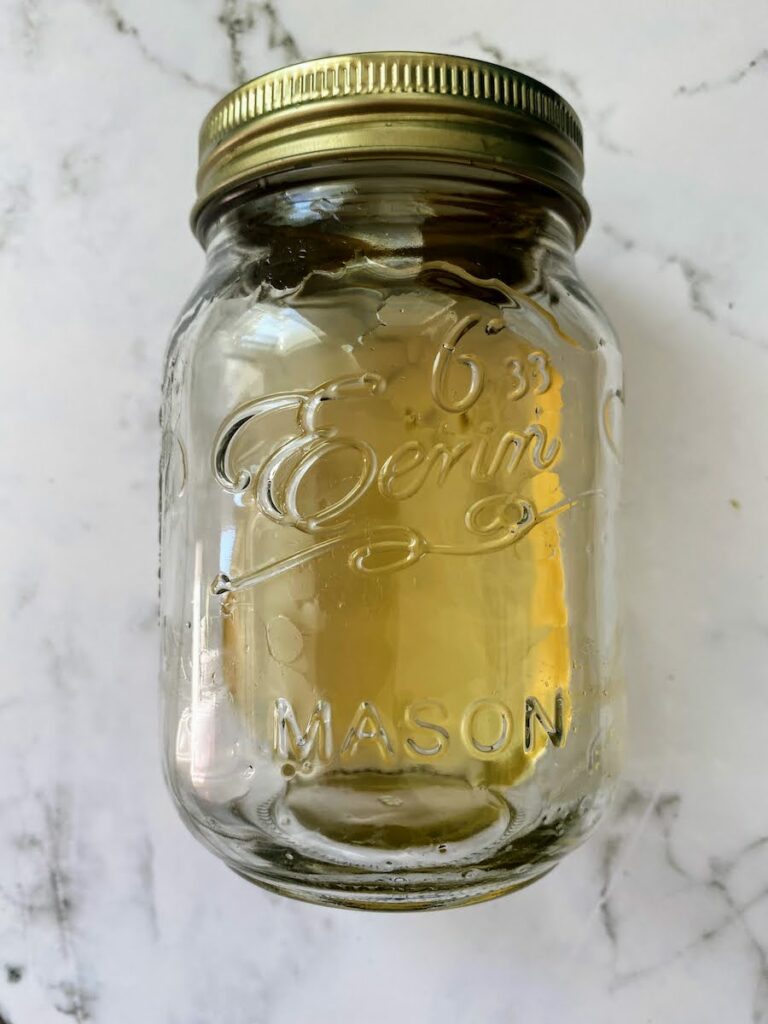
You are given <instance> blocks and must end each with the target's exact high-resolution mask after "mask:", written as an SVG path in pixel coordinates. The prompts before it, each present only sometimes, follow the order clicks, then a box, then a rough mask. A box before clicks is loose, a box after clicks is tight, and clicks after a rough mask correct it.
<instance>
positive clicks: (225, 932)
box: [0, 0, 768, 1024]
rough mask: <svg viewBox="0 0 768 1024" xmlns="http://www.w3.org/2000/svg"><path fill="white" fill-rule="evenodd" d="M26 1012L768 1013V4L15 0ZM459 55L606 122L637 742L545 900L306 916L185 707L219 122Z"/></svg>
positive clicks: (326, 1017)
mask: <svg viewBox="0 0 768 1024" xmlns="http://www.w3.org/2000/svg"><path fill="white" fill-rule="evenodd" d="M2 15H3V20H2V31H1V32H0V84H1V86H2V97H3V99H2V114H1V115H0V311H1V313H2V334H3V360H2V365H3V373H2V374H1V375H0V421H1V422H2V438H3V444H2V449H1V450H0V460H1V462H2V482H1V484H0V487H1V494H0V523H1V525H2V541H3V544H2V548H1V549H0V564H1V565H2V579H3V581H4V593H5V595H6V601H5V609H4V616H3V622H2V637H3V639H2V653H3V662H2V665H3V679H2V693H1V694H0V778H2V789H1V790H0V808H1V810H2V829H0V1020H1V1021H2V1022H4V1024H56V1022H58V1021H62V1020H64V1019H66V1018H67V1017H69V1018H70V1019H72V1020H74V1021H76V1022H78V1024H82V1022H88V1021H90V1022H94V1024H136V1022H142V1024H225V1022H226V1024H288V1022H289V1021H290V1022H297V1021H298V1022H300V1024H305V1022H307V1024H309V1022H312V1024H338V1022H345V1021H352V1020H358V1019H364V1020H365V1021H366V1024H383V1022H385V1021H387V1022H390V1021H393V1020H399V1019H408V1020H416V1021H419V1022H421V1024H437V1022H438V1021H439V1022H440V1024H474V1022H476V1021H487V1022H492V1024H496V1022H499V1024H517V1022H521V1021H524V1020H537V1021H541V1022H544V1024H555V1022H556V1024H562V1022H565V1024H614V1022H617V1021H621V1022H622V1024H649V1022H652V1024H678V1022H679V1024H715V1022H717V1024H721V1022H728V1024H742V1022H743V1024H747V1022H759V1021H768V783H767V782H766V769H765V749H766V748H765V743H766V724H767V717H766V716H767V714H768V686H767V684H768V678H767V675H768V673H767V666H768V597H767V593H766V592H767V587H768V585H767V583H766V569H767V567H768V545H766V542H765V525H766V506H767V505H768V501H767V499H768V458H767V457H766V451H767V450H768V444H767V442H768V429H767V426H766V408H767V407H768V402H767V400H768V393H767V392H768V314H767V313H766V301H767V296H766V268H767V267H768V227H766V225H768V188H767V187H766V158H767V157H768V142H767V141H766V134H765V127H764V126H765V111H766V103H767V102H768V49H766V47H768V8H766V6H765V4H764V3H763V2H761V0H729V2H725V0H720V2H715V0H677V2H675V3H669V2H668V0H667V2H662V0H644V2H642V3H641V2H638V0H632V2H631V3H630V2H627V3H620V4H618V3H616V4H610V3H608V2H602V3H601V2H599V0H585V2H582V3H580V4H574V3H572V2H570V0H549V2H548V3H542V4H539V5H536V4H527V5H525V7H521V6H520V5H514V4H508V3H504V2H503V0H475V2H474V3H472V4H471V5H466V4H458V3H455V2H453V0H451V2H448V0H442V2H438V0H431V2H430V0H388V2H387V3H386V4H385V3H383V2H379V0H370V2H368V3H361V2H360V0H357V2H354V3H353V2H352V0H325V2H324V3H323V4H322V6H321V7H314V6H313V5H310V3H309V2H308V0H273V3H269V2H247V0H186V2H185V0H162V2H157V0H156V2H154V3H152V2H150V0H3V3H2ZM387 47H390V48H413V49H418V48H425V49H438V50H448V51H463V52H466V53H468V54H470V55H481V54H490V55H491V56H492V57H494V58H497V59H501V60H503V61H505V62H509V63H511V64H512V65H514V66H516V67H519V68H521V69H522V70H525V71H529V72H531V73H532V74H534V75H537V76H540V77H542V78H543V79H545V80H546V81H548V82H549V83H550V84H552V85H553V86H554V87H556V88H558V89H560V90H561V91H562V92H563V93H564V94H565V95H566V96H567V97H568V98H569V99H571V100H572V101H573V103H574V104H575V106H576V107H577V108H578V110H579V111H580V113H581V114H582V116H583V118H584V122H585V127H586V133H587V160H588V180H587V189H588V195H589V198H590V199H591V201H592V204H593V208H594V223H593V227H592V229H591V232H590V234H589V236H588V239H587V241H586V243H585V245H584V247H583V252H582V254H581V266H582V269H583V272H584V274H585V276H586V277H587V278H588V280H589V282H590V283H591V285H592V286H593V288H594V290H595V291H596V292H597V294H598V295H599V296H600V298H601V299H602V301H603V303H604V305H605V306H606V307H607V309H608V311H609V313H610V315H611V316H612V318H613V320H614V322H615V324H616V326H617V328H618V330H619V333H620V335H621V337H622V339H623V343H624V348H625V354H626V374H627V387H626V391H627V395H628V410H627V417H626V485H625V497H624V509H623V513H624V514H623V524H622V529H623V534H624V540H625V551H626V555H625V588H626V594H627V617H626V621H627V630H626V652H627V659H626V660H627V682H628V688H629V709H630V723H631V728H630V749H629V752H628V766H627V772H626V781H625V784H624V788H623V792H622V797H621V799H620V800H619V802H618V806H617V809H616V812H615V814H614V816H613V818H612V820H611V821H610V822H609V823H607V824H606V826H605V827H604V828H603V829H602V831H601V832H600V833H599V834H598V835H597V836H596V837H595V838H594V839H593V840H592V841H591V842H590V843H589V844H588V845H587V846H586V847H585V848H583V849H582V850H580V851H579V852H578V853H576V854H574V855H573V856H572V857H571V858H570V859H569V860H568V861H567V862H566V863H564V864H563V865H562V867H560V868H559V869H558V870H557V871H555V872H554V873H553V874H552V875H550V876H549V877H548V878H546V879H545V880H544V881H542V882H540V883H538V884H537V885H535V886H533V887H532V888H530V889H528V890H526V891H525V892H523V893H521V894H518V895H517V896H513V897H510V898H508V899H505V900H501V901H497V902H495V903H491V904H486V905H483V906H479V907H474V908H470V909H465V910H458V911H452V912H450V913H442V914H423V915H407V916H400V917H391V916H376V915H371V914H359V913H357V914H356V913H352V912H342V911H330V910H323V909H317V908H313V907H305V906H301V905H298V904H295V903H292V902H290V901H287V900H280V899H278V898H276V897H272V896H269V895H266V894H264V893H262V892H261V891H259V890H258V889H255V888H250V887H248V886H247V885H246V884H245V883H244V882H243V881H241V880H240V879H238V878H237V877H235V876H234V875H233V874H230V873H229V872H228V871H227V869H225V868H224V867H223V866H221V865H220V864H219V863H218V862H217V861H216V860H215V859H214V858H213V857H212V856H210V855H209V854H208V853H206V852H205V851H204V850H203V849H202V848H201V847H200V846H198V845H197V844H196V843H195V842H194V841H193V840H192V839H191V838H190V837H189V836H188V835H187V833H186V832H185V830H184V829H183V827H182V825H181V824H180V823H179V822H178V821H177V820H176V817H175V815H174V812H173V810H172V808H171V804H170V801H169V799H168V798H167V797H166V795H165V792H164V790H163V786H162V782H161V777H160V770H159V766H158V765H159V757H158V752H157V749H156V748H157V741H156V727H155V704H156V700H155V690H156V682H155V680H156V667H157V635H156V627H155V615H156V608H155V573H156V561H157V558H156V526H155V511H156V462H157V448H158V435H157V426H156V422H157V407H158V397H159V377H160V370H161V361H162V354H163V347H164V344H165V335H166V332H167V330H168V328H169V325H170V324H171V322H172V320H173V318H174V316H175V314H176V311H177V309H178V308H179V306H180V304H181V302H182V300H183V298H184V296H185V293H186V292H187V291H188V289H189V288H190V286H191V284H192V282H193V281H194V279H195V277H196V275H197V274H198V272H199V269H200V266H201V253H200V251H199V250H198V249H197V246H196V243H195V242H194V240H193V238H192V236H191V235H190V234H189V232H188V229H187V213H188V208H189V205H190V202H191V200H192V182H193V174H194V160H195V136H196V131H197V127H198V124H199V121H200V119H201V117H202V115H203V114H204V113H205V111H206V109H207V107H208V106H209V105H210V104H211V103H212V101H213V100H214V99H215V98H216V97H217V96H218V95H219V94H220V93H222V92H223V91H225V90H226V89H228V88H229V87H231V86H232V85H233V84H234V83H235V82H236V81H237V79H239V78H240V77H241V76H242V75H245V74H247V75H249V76H250V75H251V74H256V73H258V72H261V71H264V70H267V69H268V68H271V67H273V66H276V65H279V64H281V63H284V62H286V61H290V60H292V59H296V58H299V57H304V56H314V55H318V54H322V53H327V52H341V51H345V50H359V49H369V48H371V49H375V48H387Z"/></svg>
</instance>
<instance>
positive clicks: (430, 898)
mask: <svg viewBox="0 0 768 1024" xmlns="http://www.w3.org/2000/svg"><path fill="white" fill-rule="evenodd" d="M227 867H229V868H230V869H231V870H232V871H234V873H235V874H236V875H239V876H240V878H244V879H245V880H246V881H247V882H251V883H252V884H253V885H257V886H258V887H259V888H260V889H266V890H267V892H272V893H275V895H277V896H287V897H288V898H289V899H293V900H298V901H299V902H301V903H312V904H315V905H317V906H323V907H334V908H336V909H339V910H371V911H383V912H395V911H400V912H408V911H411V912H413V911H419V910H450V909H453V908H458V907H467V906H472V905H473V904H475V903H485V902H487V901H488V900H493V899H498V898H499V897H501V896H509V895H511V894H512V893H515V892H519V891H520V890H521V889H526V888H527V887H528V886H529V885H532V884H533V883H534V882H538V881H539V879H541V878H544V877H545V876H546V875H548V874H549V873H550V871H553V870H554V869H555V867H557V864H548V865H546V867H544V868H543V870H541V871H540V872H538V873H537V874H533V875H531V876H530V877H528V878H525V879H522V880H520V881H516V882H510V881H508V880H507V881H506V882H501V881H499V880H494V881H483V880H478V882H477V883H474V884H473V883H470V884H465V885H461V886H457V887H455V888H451V889H443V888H437V887H435V888H432V889H430V888H428V887H425V888H424V889H423V890H414V889H404V891H402V892H395V891H393V890H389V889H387V890H377V891H374V890H363V889H362V888H360V889H352V888H351V887H350V888H345V889H337V888H325V887H323V888H321V887H319V886H313V885H308V884H304V883H302V882H298V881H294V880H291V881H287V880H285V879H273V878H266V877H264V876H263V875H256V874H255V873H254V874H251V873H250V872H248V871H244V870H243V869H242V868H241V867H239V866H235V865H234V864H232V863H229V862H227Z"/></svg>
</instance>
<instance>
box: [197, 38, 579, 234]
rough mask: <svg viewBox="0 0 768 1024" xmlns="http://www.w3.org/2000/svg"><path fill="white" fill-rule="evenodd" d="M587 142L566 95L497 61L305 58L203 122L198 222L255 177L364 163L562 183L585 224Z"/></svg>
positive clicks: (226, 101) (410, 56) (409, 55)
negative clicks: (338, 162) (402, 161)
mask: <svg viewBox="0 0 768 1024" xmlns="http://www.w3.org/2000/svg"><path fill="white" fill-rule="evenodd" d="M582 138H583V136H582V128H581V122H580V120H579V118H578V115H577V114H576V112H575V111H574V110H573V108H572V107H571V105H570V104H569V103H568V102H567V101H566V100H564V99H563V98H562V96H560V95H559V93H557V92H555V90H553V89H551V88H550V87H549V86H547V85H545V84H543V83H542V82H539V81H537V80H536V79H534V78H531V77H529V76H528V75H525V74H523V73H522V72H520V71H516V70H514V69H512V68H507V67H503V66H502V65H500V64H494V63H491V62H490V61H486V60H478V59H475V58H470V57H461V56H454V55H449V54H439V53H427V52H416V51H414V52H411V51H381V52H365V53H352V54H343V55H339V56H332V57H322V58H319V59H315V60H307V61H302V62H300V63H298V64H292V65H288V66H286V67H282V68H278V69H277V70H275V71H270V72H267V73H266V74H263V75H260V76H259V77H258V78H254V79H252V80H250V81H248V82H245V83H243V84H242V85H240V86H238V87H237V88H236V89H233V90H232V91H231V92H229V93H228V94H227V95H226V96H224V97H222V99H221V100H219V101H218V103H216V104H215V106H214V107H213V108H212V109H211V110H210V112H209V113H208V114H207V116H206V117H205V119H204V121H203V124H202V127H201V130H200V139H199V168H198V176H197V202H196V204H195V208H194V210H193V217H192V219H193V225H194V223H195V222H196V221H197V219H198V217H199V215H200V212H201V210H202V209H203V207H204V206H207V205H208V204H209V203H210V202H211V201H213V200H214V199H216V198H217V197H221V196H223V195H226V194H227V192H228V191H230V190H231V188H232V187H233V186H235V185H236V186H238V187H240V186H241V185H242V183H243V181H244V180H247V179H248V178H249V177H250V178H251V179H259V178H263V177H265V176H266V175H268V174H271V173H274V172H275V171H279V170H280V169H284V168H286V167H287V166H288V167H289V166H291V165H294V166H301V165H305V166H306V165H307V164H311V163H312V162H322V161H327V160H328V159H332V158H334V157H335V158H342V159H343V158H345V157H349V156H365V155H367V154H370V155H379V156H401V157H403V158H406V159H407V158H408V157H416V158H422V157H427V156H429V155H432V156H433V157H434V156H438V157H439V156H445V157H447V158H448V159H452V160H463V161H466V163H467V164H471V165H476V166H486V167H492V168H494V169H496V170H502V171H503V170H508V171H509V172H510V173H512V174H520V173H523V174H525V175H527V176H529V177H531V178H533V179H534V180H535V179H537V177H538V178H539V179H541V180H546V182H547V183H548V184H550V185H552V184H554V186H555V187H557V186H558V183H561V184H562V188H563V191H564V192H566V193H567V194H568V196H569V198H574V197H575V198H576V199H577V201H579V200H580V204H579V205H581V206H582V208H583V212H584V214H585V217H588V209H587V207H586V202H585V200H584V199H583V195H582V192H581V183H582V179H583V173H584V163H583V148H582V145H583V143H582Z"/></svg>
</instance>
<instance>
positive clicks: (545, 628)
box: [161, 52, 622, 909]
mask: <svg viewBox="0 0 768 1024" xmlns="http://www.w3.org/2000/svg"><path fill="white" fill-rule="evenodd" d="M582 173H583V163H582V137H581V128H580V124H579V121H578V118H577V116H576V114H575V113H574V112H573V110H572V109H571V107H570V106H569V105H568V104H567V103H566V102H565V101H564V100H563V99H562V98H561V97H560V96H558V95H557V94H556V93H555V92H553V91H552V90H551V89H549V88H548V87H547V86H545V85H542V84H541V83H539V82H537V81H534V80H533V79H531V78H528V77H526V76H525V75H522V74H520V73H518V72H517V71H514V70H510V69H507V68H503V67H499V66H497V65H494V64H489V63H486V62H483V61H477V60H469V59H466V58H463V57H450V56H442V55H436V54H428V53H407V52H402V53H389V52H388V53H367V54H355V55H350V56H343V57H332V58H327V59H322V60H315V61H309V62H306V63H303V64H298V65H294V66H292V67H288V68H284V69H282V70H279V71H276V72H272V73H270V74H267V75H264V76H262V77H261V78H257V79H255V80H254V81H251V82H248V83H246V84H245V85H243V86H241V87H240V88H238V89H236V90H235V91H234V92H232V93H230V94H229V95H228V96H226V97H225V98H224V99H222V100H221V102H220V103H218V104H217V105H216V106H215V107H214V108H213V110H212V111H211V113H210V114H209V115H208V117H207V118H206V120H205V122H204V124H203V128H202V133H201V142H200V171H199V176H198V200H197V204H196V206H195V208H194V212H193V226H194V230H195V232H196V234H197V237H198V239H199V240H200V242H201V244H202V246H203V248H204V250H205V253H206V264H205V271H204V273H203V276H202V279H201V281H200V283H199V284H198V285H197V288H196V289H195V291H194V292H193V294H192V297H191V298H190V300H189V302H188V303H187V305H186V307H185V309H184V311H183V312H182V314H181V316H180V318H179V320H178V322H177V324H176V327H175V330H174V332H173V336H172V338H171V342H170V346H169V349H168V355H167V365H166V371H165V384H164V401H163V410H162V429H163V455H162V467H161V520H162V522H161V543H162V568H161V592H162V593H161V600H162V625H163V661H162V671H163V696H164V716H163V720H164V741H165V770H166V775H167V779H168V782H169V784H170V789H171V792H172V793H173V796H174V798H175V801H176V804H177V805H178V808H179V811H180V813H181V815H182V817H183V819H184V821H185V822H186V824H187V825H188V826H189V828H190V829H191V830H192V831H193V833H195V835H197V836H198V837H199V838H200V839H201V840H202V841H203V842H204V843H205V844H206V845H207V846H208V847H209V848H210V849H211V850H213V851H214V852H215V853H217V854H218V855H219V856H220V857H221V858H222V859H223V860H224V861H225V862H226V863H227V864H228V865H229V866H230V867H231V868H233V869H234V870H235V871H237V872H238V873H239V874H241V875H242V876H244V877H245V878H247V879H249V880H251V881H253V882H256V883H258V884H259V885H262V886H264V887H265V888H267V889H270V890H273V891H275V892H278V893H283V894H285V895H288V896H294V897H298V898H301V899H305V900H310V901H315V902H320V903H325V904H332V905H340V906H350V907H361V908H368V909H418V908H436V907H444V906H450V905H456V904H462V903H470V902H473V901H477V900H481V899H487V898H489V897H493V896H497V895H500V894H502V893H506V892H510V891H512V890H514V889H517V888H519V887H521V886H524V885H526V884H528V883H529V882H531V881H533V880H534V879H536V878H538V877H540V876H542V875H544V874H545V873H546V872H547V871H549V870H550V869H551V868H552V867H553V866H554V865H555V864H556V863H557V862H558V861H559V860H560V858H561V857H563V856H564V855H565V854H566V853H567V852H568V851H569V850H572V849H573V848H574V847H576V846H577V845H578V844H579V843H581V842H582V840H583V839H584V838H585V837H586V836H587V835H588V833H589V832H590V831H591V830H592V829H593V827H594V826H595V824H596V822H597V821H598V819H599V818H600V817H601V815H602V814H603V812H604V810H605V808H606V806H607V803H608V800H609V797H610V794H611V790H612V788H613V786H614V783H615V780H616V772H617V764H618V760H619V750H620V738H621V736H620V734H621V707H622V705H621V678H620V672H619V667H618V663H617V621H616V608H617V600H616V592H615V583H614V539H613V519H614V512H615V507H616V499H617V477H618V471H619V460H620V448H619V445H620V436H619V434H620V418H621V410H622V379H621V360H620V355H619V352H618V349H617V345H616V340H615V338H614V335H613V333H612V331H611V328H610V326H609V325H608V323H607V321H606V318H605V316H604V315H603V313H602V312H601V310H600V308H599V307H598V305H597V303H596V302H595V300H594V299H593V297H592V296H591V294H590V293H589V291H588V290H587V289H586V287H585V286H584V284H583V283H582V281H581V280H580V278H579V276H578V273H577V270H576V266H575V263H574V253H575V250H576V249H577V247H578V245H579V243H580V242H581V240H582V238H583V236H584V233H585V230H586V228H587V224H588V219H589V213H588V208H587V204H586V202H585V200H584V198H583V195H582V191H581V180H582Z"/></svg>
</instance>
